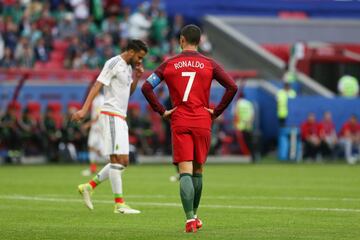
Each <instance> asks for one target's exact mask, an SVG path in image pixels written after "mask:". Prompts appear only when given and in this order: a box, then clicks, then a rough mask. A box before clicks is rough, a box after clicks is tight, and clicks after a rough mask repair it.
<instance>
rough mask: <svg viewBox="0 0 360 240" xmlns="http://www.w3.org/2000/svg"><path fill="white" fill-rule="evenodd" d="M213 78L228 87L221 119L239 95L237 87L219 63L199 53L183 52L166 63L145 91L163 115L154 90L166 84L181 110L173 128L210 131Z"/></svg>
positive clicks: (176, 113)
mask: <svg viewBox="0 0 360 240" xmlns="http://www.w3.org/2000/svg"><path fill="white" fill-rule="evenodd" d="M213 79H216V80H217V81H218V82H219V83H220V84H221V85H222V86H224V87H225V88H226V92H225V94H224V96H223V98H222V99H221V102H220V103H219V104H218V106H217V107H216V108H215V109H214V115H215V116H218V115H220V114H221V113H222V112H223V111H224V110H225V108H226V107H227V106H228V105H229V103H230V102H231V100H232V99H233V97H234V96H235V94H236V90H237V86H236V85H235V82H234V80H233V79H232V78H231V77H230V76H229V75H228V74H226V73H225V71H224V70H223V69H222V68H221V67H220V66H219V65H218V64H217V63H216V62H215V61H213V60H212V59H210V58H207V57H205V56H203V55H202V54H200V53H198V52H196V51H183V52H182V53H181V54H179V55H176V56H175V57H172V58H170V59H168V60H167V61H165V62H164V63H162V64H161V65H160V66H159V67H158V68H157V69H156V70H155V72H154V73H153V74H152V75H151V76H150V77H149V78H148V80H147V81H146V82H145V83H144V85H143V87H142V92H143V94H144V95H145V97H146V99H147V100H148V101H149V103H150V105H151V106H152V108H153V109H154V110H155V111H157V112H158V113H159V114H161V115H162V114H163V113H164V112H165V108H164V106H162V105H161V104H160V103H159V101H158V100H157V98H156V96H155V95H154V93H153V90H152V89H153V88H154V87H156V86H157V85H158V84H159V83H160V82H161V81H165V83H166V85H167V86H168V89H169V93H170V98H171V102H172V105H173V106H174V107H177V108H176V110H175V111H174V112H173V113H172V115H171V126H172V127H175V126H185V127H197V128H207V129H210V128H211V115H210V113H209V112H208V111H207V110H206V109H204V107H206V108H208V107H209V97H210V87H211V81H212V80H213Z"/></svg>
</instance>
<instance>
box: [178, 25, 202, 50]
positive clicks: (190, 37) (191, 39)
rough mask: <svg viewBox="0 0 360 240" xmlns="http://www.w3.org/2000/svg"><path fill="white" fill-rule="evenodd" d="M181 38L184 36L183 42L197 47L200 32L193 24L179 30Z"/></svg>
mask: <svg viewBox="0 0 360 240" xmlns="http://www.w3.org/2000/svg"><path fill="white" fill-rule="evenodd" d="M180 35H181V36H184V38H185V40H186V41H187V42H188V43H189V44H191V45H199V43H200V37H201V30H200V28H199V27H198V26H196V25H194V24H190V25H186V26H185V27H183V28H182V29H181V33H180Z"/></svg>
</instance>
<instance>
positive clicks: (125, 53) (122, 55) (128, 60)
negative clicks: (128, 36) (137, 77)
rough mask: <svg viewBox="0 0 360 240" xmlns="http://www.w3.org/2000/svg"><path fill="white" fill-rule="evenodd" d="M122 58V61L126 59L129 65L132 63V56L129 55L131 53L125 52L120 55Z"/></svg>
mask: <svg viewBox="0 0 360 240" xmlns="http://www.w3.org/2000/svg"><path fill="white" fill-rule="evenodd" d="M120 57H121V58H122V59H124V61H125V62H126V63H127V64H129V63H130V59H131V56H130V55H129V53H128V52H127V51H125V52H123V53H121V54H120Z"/></svg>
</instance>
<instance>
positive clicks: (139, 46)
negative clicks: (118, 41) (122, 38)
mask: <svg viewBox="0 0 360 240" xmlns="http://www.w3.org/2000/svg"><path fill="white" fill-rule="evenodd" d="M129 50H134V51H135V52H140V51H141V50H143V51H144V52H146V53H147V52H148V47H147V46H146V43H144V42H143V41H141V40H138V39H133V40H130V41H129V42H128V44H127V46H126V48H125V51H129Z"/></svg>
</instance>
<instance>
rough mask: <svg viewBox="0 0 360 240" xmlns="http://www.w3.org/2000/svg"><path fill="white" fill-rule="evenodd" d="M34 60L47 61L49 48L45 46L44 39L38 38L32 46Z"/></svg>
mask: <svg viewBox="0 0 360 240" xmlns="http://www.w3.org/2000/svg"><path fill="white" fill-rule="evenodd" d="M34 52H35V60H36V61H40V62H47V61H48V60H49V59H50V52H49V49H47V48H46V46H45V41H44V39H42V38H40V39H39V40H38V42H37V44H36V46H35V48H34Z"/></svg>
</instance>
